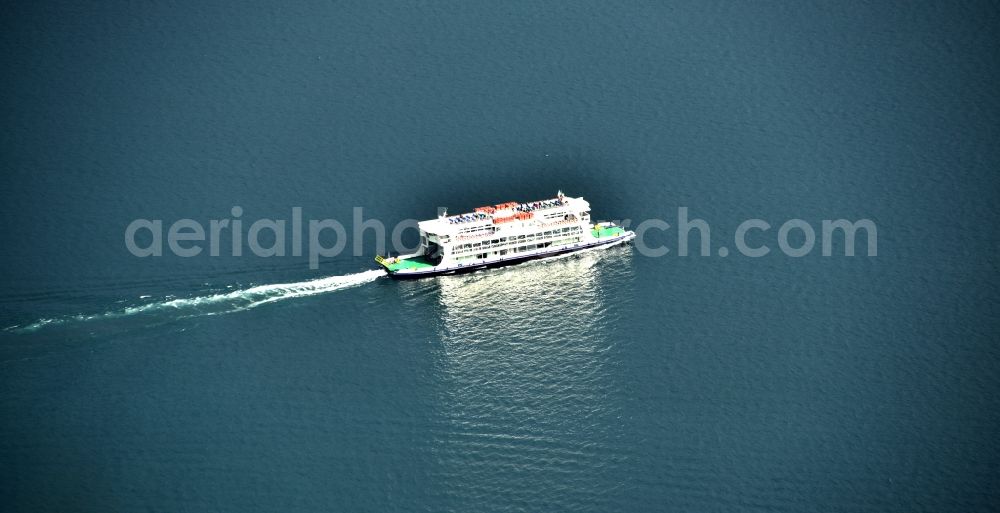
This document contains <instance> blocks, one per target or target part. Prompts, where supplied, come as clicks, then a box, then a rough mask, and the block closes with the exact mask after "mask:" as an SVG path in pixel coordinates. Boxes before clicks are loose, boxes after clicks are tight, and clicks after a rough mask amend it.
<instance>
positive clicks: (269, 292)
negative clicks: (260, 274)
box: [11, 269, 385, 331]
mask: <svg viewBox="0 0 1000 513" xmlns="http://www.w3.org/2000/svg"><path fill="white" fill-rule="evenodd" d="M384 275H385V273H384V272H383V271H382V270H381V269H373V270H370V271H363V272H360V273H354V274H345V275H342V276H329V277H326V278H319V279H316V280H309V281H302V282H297V283H276V284H271V285H257V286H254V287H250V288H247V289H240V290H234V291H231V292H225V293H218V294H210V295H204V296H195V297H190V298H178V299H169V300H162V301H154V302H151V303H145V304H142V305H136V306H130V307H126V308H122V309H118V310H111V311H107V312H101V313H95V314H78V315H68V316H63V317H53V318H50V319H39V320H38V321H35V322H33V323H31V324H28V325H26V326H14V327H12V328H11V329H13V330H15V331H35V330H38V329H40V328H43V327H45V326H51V325H58V324H65V323H68V322H86V321H96V320H102V319H117V318H122V317H129V316H133V315H138V314H151V313H159V312H170V313H176V315H177V316H178V317H196V316H202V315H218V314H224V313H232V312H239V311H242V310H248V309H250V308H254V307H257V306H260V305H263V304H267V303H273V302H275V301H281V300H284V299H291V298H296V297H304V296H315V295H317V294H325V293H327V292H333V291H336V290H341V289H346V288H350V287H356V286H358V285H362V284H364V283H368V282H371V281H374V280H376V279H378V278H379V277H381V276H384Z"/></svg>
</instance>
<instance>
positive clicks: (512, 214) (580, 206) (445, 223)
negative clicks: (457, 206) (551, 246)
mask: <svg viewBox="0 0 1000 513" xmlns="http://www.w3.org/2000/svg"><path fill="white" fill-rule="evenodd" d="M589 210H590V203H588V202H587V201H586V200H584V199H583V198H570V197H569V196H564V195H562V194H559V195H558V196H557V197H555V198H550V199H544V200H539V201H530V202H526V203H517V202H508V203H500V204H498V205H491V206H486V207H479V208H476V209H475V210H474V211H473V212H467V213H464V214H458V215H451V216H442V217H439V218H437V219H430V220H427V221H420V222H419V223H418V226H419V227H420V230H421V231H423V232H425V233H428V234H433V235H438V236H444V235H447V236H450V237H458V236H464V235H469V236H476V235H480V234H482V235H486V234H489V233H493V232H494V231H495V228H496V227H498V226H502V225H505V224H506V223H509V222H514V221H522V222H523V221H539V222H541V223H547V222H555V221H561V220H562V219H564V218H565V217H566V216H567V215H569V214H573V215H575V216H580V215H581V214H582V213H585V212H588V211H589Z"/></svg>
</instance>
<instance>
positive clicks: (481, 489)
mask: <svg viewBox="0 0 1000 513" xmlns="http://www.w3.org/2000/svg"><path fill="white" fill-rule="evenodd" d="M631 254H632V250H631V248H616V249H613V250H606V251H597V252H592V253H587V254H583V255H577V256H574V257H570V258H564V259H559V260H557V261H542V262H537V263H531V264H525V265H521V266H515V267H511V268H505V269H500V270H493V271H486V272H480V273H475V274H471V275H465V276H449V277H442V278H438V279H436V280H437V284H436V286H437V287H438V288H439V301H440V305H441V320H440V328H439V341H440V347H439V348H438V368H437V371H436V372H438V373H439V376H437V379H436V381H437V382H438V383H440V397H439V398H438V400H437V401H436V402H437V403H438V405H439V407H440V418H439V421H440V429H439V433H438V436H437V442H436V447H435V457H436V460H437V463H438V464H439V467H438V468H437V474H438V477H439V478H440V479H442V480H446V481H447V482H449V483H450V484H451V486H448V487H447V489H449V490H451V491H452V492H451V493H454V494H457V495H458V496H456V497H455V498H456V499H466V500H468V501H469V504H475V503H476V501H482V500H486V499H490V498H494V499H497V498H505V499H509V500H515V499H516V500H523V501H526V504H535V505H538V504H544V503H546V502H548V501H554V503H559V504H578V505H580V506H583V505H587V506H588V507H592V506H593V505H594V504H595V503H598V504H599V503H601V502H602V501H605V500H607V499H608V498H609V494H611V492H613V491H614V490H613V488H620V487H621V486H623V483H624V478H623V477H622V476H621V475H620V474H621V468H622V463H623V459H624V456H623V451H621V450H620V447H619V443H620V440H622V437H623V428H624V426H623V421H622V419H621V411H620V402H621V401H620V400H619V399H618V397H619V396H620V394H621V379H620V377H619V376H618V374H617V372H616V369H617V368H618V367H617V363H616V359H615V354H616V350H615V349H616V346H618V345H619V341H616V340H615V339H614V337H613V336H610V334H613V333H614V332H615V323H616V322H620V321H619V320H618V318H617V317H618V315H617V314H616V313H615V312H617V311H619V310H618V309H616V308H611V309H610V310H609V306H611V305H609V304H606V301H607V294H604V293H602V286H603V287H607V284H610V283H613V282H620V281H621V280H627V281H631V272H632V271H631V261H630V260H631ZM602 284H603V285H602ZM619 306H620V305H619ZM553 473H556V474H560V475H563V474H564V475H566V476H570V477H571V478H572V479H571V480H569V481H568V482H566V483H565V486H564V487H562V488H559V489H540V488H539V487H537V486H529V485H530V484H531V483H532V482H533V481H535V480H539V479H543V478H544V476H546V475H548V476H551V475H552V474H553ZM457 483H462V485H461V486H455V485H456V484H457ZM609 486H610V488H609ZM526 490H531V492H530V493H531V494H535V496H531V497H525V496H524V495H523V493H524V491H526Z"/></svg>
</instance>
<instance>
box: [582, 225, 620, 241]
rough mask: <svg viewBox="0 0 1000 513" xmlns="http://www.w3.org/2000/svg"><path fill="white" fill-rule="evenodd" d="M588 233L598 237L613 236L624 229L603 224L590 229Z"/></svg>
mask: <svg viewBox="0 0 1000 513" xmlns="http://www.w3.org/2000/svg"><path fill="white" fill-rule="evenodd" d="M590 233H592V234H594V237H597V238H598V239H603V238H605V237H615V236H617V235H621V234H623V233H625V229H624V228H622V227H620V226H605V227H602V228H598V229H595V230H590Z"/></svg>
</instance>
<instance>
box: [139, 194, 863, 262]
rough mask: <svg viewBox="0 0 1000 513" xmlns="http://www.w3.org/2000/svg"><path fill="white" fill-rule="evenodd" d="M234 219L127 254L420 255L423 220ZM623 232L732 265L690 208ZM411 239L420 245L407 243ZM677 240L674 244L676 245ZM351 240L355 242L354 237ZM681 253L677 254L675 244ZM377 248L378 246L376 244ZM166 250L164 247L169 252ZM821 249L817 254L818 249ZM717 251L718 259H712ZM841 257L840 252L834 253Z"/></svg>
mask: <svg viewBox="0 0 1000 513" xmlns="http://www.w3.org/2000/svg"><path fill="white" fill-rule="evenodd" d="M229 213H230V217H229V218H224V219H211V220H208V222H207V224H205V223H202V222H200V221H197V220H195V219H188V218H185V219H178V220H176V221H173V222H171V223H170V224H169V225H167V224H166V223H165V222H164V221H163V220H162V219H136V220H134V221H132V222H130V223H129V224H128V225H127V227H126V228H125V247H126V248H127V249H128V251H129V252H130V253H131V254H133V255H135V256H137V257H159V256H163V255H164V248H166V249H167V250H169V252H170V254H173V255H176V256H178V257H195V256H199V255H202V254H203V253H204V252H206V251H207V253H208V255H209V256H213V257H215V256H234V257H239V256H243V255H244V254H245V252H244V249H248V250H249V254H252V255H254V256H257V257H262V258H269V257H283V256H286V255H291V256H293V257H301V256H303V255H307V256H308V259H309V267H310V268H311V269H317V268H319V262H320V259H321V258H333V257H336V256H339V255H341V254H343V252H344V251H345V250H348V249H350V250H351V254H352V255H353V256H358V257H360V256H364V255H365V252H364V248H365V245H366V243H371V242H374V245H375V250H376V252H377V253H378V254H380V255H384V254H386V247H391V248H392V251H393V252H394V253H395V254H409V253H414V252H416V251H417V250H418V249H419V240H420V237H419V228H418V226H417V220H415V219H406V220H403V221H400V222H397V223H395V224H394V225H393V226H392V228H391V229H387V227H386V225H385V223H383V222H382V221H381V220H379V219H374V218H372V219H365V218H364V209H363V208H362V207H354V209H353V216H352V220H351V223H350V230H348V228H347V227H346V226H345V225H344V223H342V222H340V221H338V220H336V219H318V220H317V219H309V220H304V219H303V216H302V208H301V207H293V208H292V210H291V217H290V219H270V218H261V219H256V220H254V221H252V222H249V221H248V220H244V219H243V209H242V208H241V207H239V206H234V207H232V209H230V212H229ZM619 224H621V225H622V226H623V227H624V228H626V229H631V230H634V231H635V234H636V237H635V241H634V245H635V247H636V250H637V251H638V252H639V254H641V255H643V256H647V257H661V256H665V255H669V254H675V255H677V256H682V257H683V256H688V255H690V254H692V251H691V249H692V248H695V249H696V250H697V254H698V255H700V256H703V257H705V256H719V257H727V256H729V255H730V254H731V252H732V250H731V249H730V247H729V246H728V245H719V246H713V244H712V227H711V226H710V225H709V223H708V222H707V221H706V220H704V219H699V218H695V217H691V215H690V213H689V211H688V208H687V207H679V208H678V209H677V216H676V218H675V219H672V220H669V221H668V220H665V219H658V218H654V219H646V220H643V221H641V222H638V223H635V222H633V221H630V220H626V221H623V222H621V223H619ZM408 231H409V232H412V235H411V236H409V237H408V238H409V239H410V240H413V241H414V243H411V244H409V245H407V244H405V243H404V238H407V237H406V233H407V232H408ZM671 232H674V233H675V234H676V235H675V237H671V236H670V234H671ZM349 235H350V236H349ZM671 239H672V240H674V241H675V242H676V246H675V247H674V249H671V247H670V244H668V243H667V241H668V240H671ZM369 241H371V242H369ZM857 241H861V243H862V244H863V246H864V248H865V255H867V256H869V257H874V256H877V255H878V229H877V227H876V225H875V223H874V221H872V220H870V219H859V220H854V221H852V220H848V219H825V220H822V221H820V222H819V223H818V224H817V225H814V224H811V223H809V222H808V221H805V220H803V219H787V220H783V221H780V222H779V221H773V220H772V221H768V220H764V219H747V220H745V221H742V222H740V223H739V224H738V225H737V226H736V229H735V231H734V232H733V235H732V239H731V242H732V248H734V249H735V252H736V253H738V254H739V255H742V256H744V257H749V258H758V257H762V256H764V255H767V254H770V253H772V251H775V248H776V250H777V252H780V254H783V255H786V256H788V257H792V258H799V257H804V256H806V255H809V254H810V253H813V252H814V251H816V250H817V249H818V250H819V251H820V252H821V254H822V256H825V257H829V256H834V255H835V254H836V256H849V257H853V256H855V254H856V252H855V246H856V242H857ZM164 243H165V244H164ZM817 246H818V248H817ZM713 249H714V251H713ZM835 250H836V252H835Z"/></svg>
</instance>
